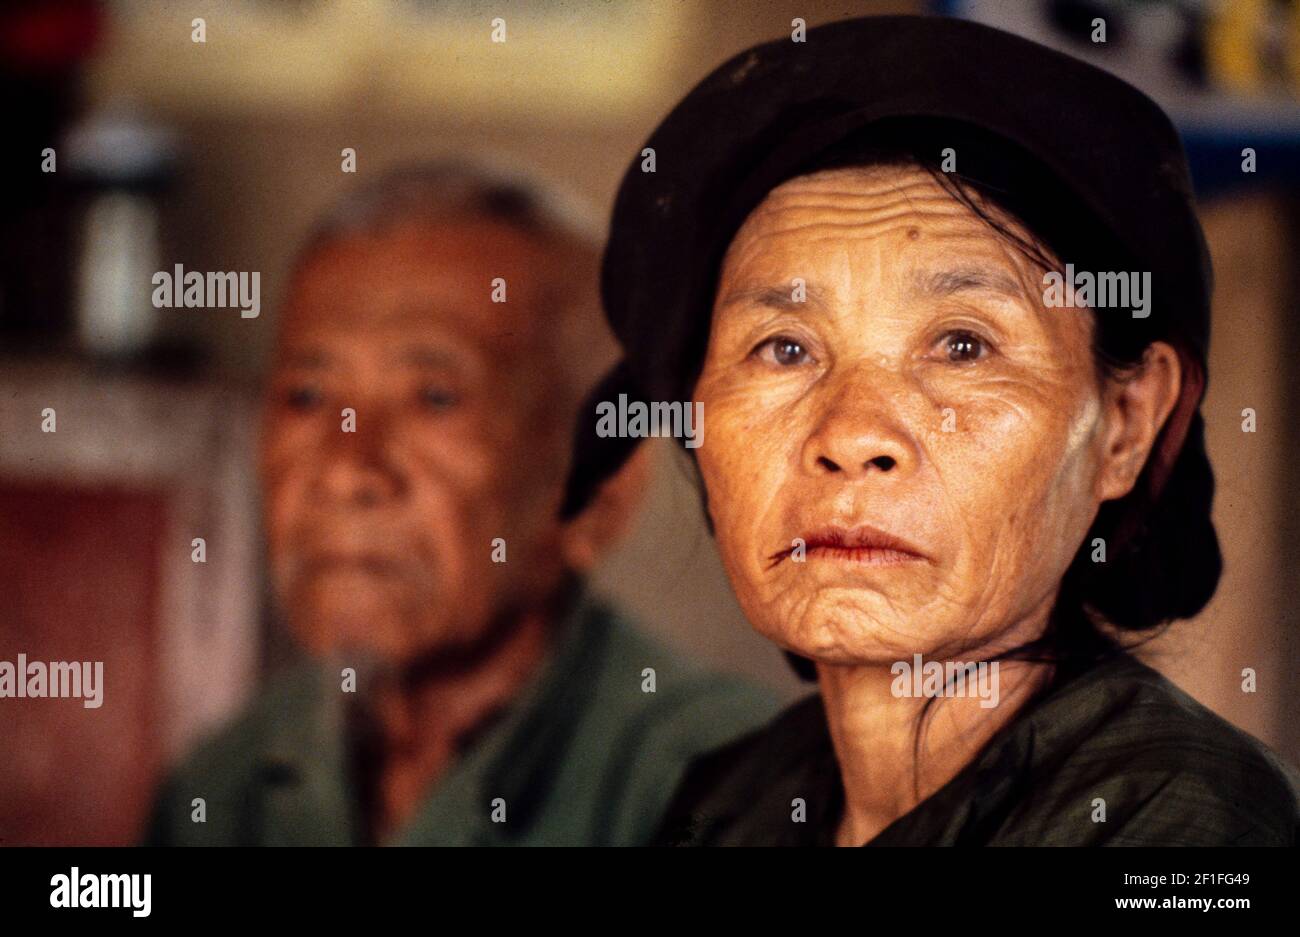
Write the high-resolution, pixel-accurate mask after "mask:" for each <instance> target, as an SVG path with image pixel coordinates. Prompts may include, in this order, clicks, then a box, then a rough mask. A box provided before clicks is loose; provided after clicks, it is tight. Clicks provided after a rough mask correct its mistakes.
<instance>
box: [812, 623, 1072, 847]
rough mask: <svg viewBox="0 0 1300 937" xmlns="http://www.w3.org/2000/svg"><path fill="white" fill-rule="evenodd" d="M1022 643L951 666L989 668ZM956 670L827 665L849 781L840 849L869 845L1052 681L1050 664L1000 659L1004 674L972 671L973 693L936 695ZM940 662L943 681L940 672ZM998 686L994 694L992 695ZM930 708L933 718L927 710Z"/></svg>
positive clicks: (968, 684) (831, 712)
mask: <svg viewBox="0 0 1300 937" xmlns="http://www.w3.org/2000/svg"><path fill="white" fill-rule="evenodd" d="M1017 630H1020V629H1017ZM1039 631H1040V632H1041V628H1040V629H1039ZM1019 643H1022V642H1020V641H1013V642H1010V643H1007V642H1000V643H999V645H998V646H997V647H996V648H993V647H990V648H985V649H975V650H972V651H970V652H969V653H963V654H962V655H960V656H956V657H955V658H954V660H953V661H951V662H953V663H955V662H956V660H960V661H962V662H979V661H988V660H989V658H990V657H992V656H994V655H996V654H997V653H999V652H1004V651H1006V650H1008V649H1010V648H1011V647H1015V646H1016V645H1017V644H1019ZM949 663H950V661H949V660H947V659H944V658H941V657H934V658H923V659H922V664H923V667H924V665H925V664H930V665H931V667H930V669H929V670H925V669H923V670H922V672H921V673H919V674H917V673H915V671H916V669H917V668H916V664H917V662H916V661H915V659H912V660H906V661H900V662H899V663H898V664H895V663H892V662H891V663H881V664H871V665H857V664H854V665H838V664H826V663H822V662H818V664H817V672H818V681H819V683H820V687H821V695H822V699H823V701H824V703H825V707H826V717H827V721H828V723H829V726H830V733H831V740H832V742H833V744H834V747H835V756H836V759H837V761H838V762H839V768H840V776H841V779H842V781H843V784H844V813H843V816H842V817H841V818H840V821H839V826H838V829H837V831H836V837H835V841H836V844H837V845H840V846H860V845H862V844H863V843H866V842H868V841H869V840H871V839H873V838H874V837H875V836H876V835H877V834H879V833H880V832H881V831H883V830H884V829H885V828H886V827H887V826H889V825H890V824H891V823H892V822H894V821H895V820H897V819H898V818H899V817H901V816H903V815H904V814H906V813H907V812H908V811H909V810H911V809H912V808H913V807H915V806H916V805H917V804H919V803H920V802H922V801H923V800H925V799H926V798H927V797H929V796H930V795H931V794H933V793H935V792H936V791H937V790H939V788H941V787H942V786H943V785H944V784H946V783H947V782H948V781H950V780H951V779H952V778H953V777H955V776H956V775H957V774H958V772H960V771H961V770H962V769H963V768H964V767H965V766H966V765H967V764H968V763H969V762H970V761H971V760H972V759H973V758H974V757H975V756H976V755H977V754H978V753H979V751H980V750H981V749H982V748H983V747H984V745H985V744H986V743H987V742H988V741H989V739H991V738H992V737H993V735H994V734H995V733H996V732H997V731H998V730H999V729H1001V728H1002V727H1003V726H1004V725H1006V724H1007V723H1008V722H1009V721H1011V719H1012V718H1013V717H1014V716H1015V714H1016V713H1017V712H1018V711H1019V710H1020V709H1021V708H1022V707H1023V706H1024V705H1025V703H1026V702H1028V701H1029V700H1030V699H1031V698H1032V697H1033V695H1034V694H1035V692H1036V691H1038V690H1039V689H1040V688H1041V687H1042V686H1043V685H1044V684H1045V683H1046V681H1047V680H1049V679H1050V678H1051V674H1052V667H1051V665H1048V664H1041V663H1032V662H1027V661H998V662H996V667H995V666H994V664H993V663H992V662H990V663H987V664H985V665H984V668H983V670H982V671H980V670H976V671H970V672H966V673H965V674H964V679H965V691H964V694H963V695H957V694H956V693H953V688H952V687H951V686H948V687H947V689H943V690H941V691H940V692H939V693H935V692H934V689H933V688H934V687H935V681H936V680H937V682H938V685H939V686H940V687H944V686H945V685H946V682H947V681H948V679H949V678H950V677H951V676H952V675H953V671H952V670H951V669H950V668H949V667H948V666H947V665H948V664H949ZM899 664H905V665H906V667H905V668H904V667H900V666H899ZM936 664H937V665H939V667H941V668H942V675H939V674H937V673H935V672H934V670H933V665H936ZM990 685H991V687H992V689H993V692H992V693H989V692H987V690H988V689H989V687H990ZM917 687H922V688H923V689H924V692H923V693H922V694H921V695H917V694H916V693H915V692H914V691H915V689H916V688H917ZM904 694H909V695H904ZM991 702H992V704H991ZM927 703H928V704H929V709H928V712H923V711H924V710H925V709H926V704H927ZM923 715H924V717H925V718H924V722H922V716H923ZM918 733H920V735H919V738H920V742H919V745H918V744H917V739H918Z"/></svg>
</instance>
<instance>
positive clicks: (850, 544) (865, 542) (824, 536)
mask: <svg viewBox="0 0 1300 937" xmlns="http://www.w3.org/2000/svg"><path fill="white" fill-rule="evenodd" d="M799 539H801V540H803V543H804V559H805V560H812V559H819V560H837V561H840V562H846V563H858V564H862V565H865V566H897V565H900V564H903V563H912V562H917V561H925V560H928V559H929V558H928V557H927V556H926V555H925V554H924V553H922V552H921V551H920V550H919V549H917V548H916V547H914V546H913V545H912V544H910V543H909V542H907V541H906V540H904V539H903V538H901V537H896V536H894V535H893V534H890V533H887V532H886V531H883V530H879V529H877V528H875V527H871V526H870V525H867V524H859V525H857V526H855V527H818V528H816V529H815V530H810V531H808V532H806V533H804V534H801V535H800V537H799ZM795 549H796V545H795V544H794V543H793V542H792V543H791V545H790V546H789V547H788V548H786V549H784V550H781V551H780V552H779V553H776V554H773V556H772V557H771V558H770V559H771V560H772V563H771V565H772V566H776V565H777V564H778V563H780V562H781V561H782V560H786V559H789V558H790V556H791V554H793V553H794V551H795ZM769 568H770V567H769Z"/></svg>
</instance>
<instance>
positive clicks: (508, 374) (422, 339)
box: [261, 218, 572, 664]
mask: <svg viewBox="0 0 1300 937" xmlns="http://www.w3.org/2000/svg"><path fill="white" fill-rule="evenodd" d="M556 266H557V261H556V258H555V256H554V254H553V252H549V251H548V250H547V248H546V247H544V246H543V245H541V244H539V243H537V241H536V240H535V239H533V238H531V237H529V236H528V235H527V234H525V233H523V232H520V231H517V230H515V229H514V228H511V227H509V226H506V225H503V224H501V223H498V222H493V221H488V220H482V219H468V218H467V219H464V220H459V221H447V222H440V223H436V224H435V223H431V222H412V223H409V224H405V225H394V226H392V227H390V228H388V229H384V230H382V231H379V232H377V233H375V234H366V235H357V236H349V237H346V238H343V239H340V240H337V241H333V242H330V243H328V244H326V245H324V246H323V247H321V248H320V249H319V250H317V251H315V252H314V253H313V254H312V255H311V256H310V257H308V258H307V259H306V261H305V262H304V264H303V265H302V267H301V268H300V269H299V272H298V275H297V276H296V278H295V280H294V284H293V286H292V289H291V293H290V296H289V298H288V302H287V308H286V310H285V316H284V322H283V326H282V333H281V339H280V345H279V348H278V350H277V357H276V361H275V364H274V370H273V374H272V379H271V382H270V384H269V390H268V397H267V400H266V403H265V411H264V424H263V439H262V452H261V472H262V481H263V487H264V501H265V508H264V509H265V522H266V530H267V538H268V547H269V550H270V559H271V565H272V575H273V577H274V585H275V588H276V593H277V598H278V599H279V601H280V603H281V605H282V607H283V608H284V610H285V612H286V613H287V616H288V620H289V623H290V626H291V628H292V630H293V632H294V634H295V635H296V637H297V638H298V640H299V642H300V643H301V644H302V645H303V646H304V647H305V648H306V649H307V650H309V651H311V652H314V653H326V652H330V651H335V650H348V649H354V648H355V649H363V650H365V651H368V652H372V653H374V654H376V655H378V656H379V657H381V658H382V659H385V660H387V661H389V662H391V663H399V664H400V663H402V662H404V661H410V660H411V659H413V658H415V657H417V656H420V655H425V654H429V653H431V652H442V651H455V650H466V649H468V648H472V647H473V646H474V645H475V643H476V641H478V640H480V639H482V638H483V637H484V636H485V634H486V633H487V632H488V630H489V628H490V626H491V625H492V623H493V622H494V620H496V619H497V618H498V617H499V616H502V615H505V614H508V613H509V611H510V610H512V609H514V608H518V607H527V606H530V605H533V604H535V603H537V602H538V601H541V600H543V599H544V598H545V597H547V596H548V595H549V594H550V592H551V591H553V590H554V588H555V586H556V584H557V583H558V582H559V579H560V577H561V575H562V565H561V560H560V558H559V555H560V551H559V549H558V548H557V543H558V540H559V537H560V532H559V527H558V524H557V522H556V520H555V518H556V511H557V507H558V504H559V501H560V496H561V491H562V485H563V480H564V473H565V470H566V467H567V460H568V449H567V431H568V429H569V427H570V423H571V419H570V418H571V415H572V414H571V408H568V407H566V406H565V405H564V402H563V400H562V399H558V398H560V397H561V396H562V395H558V394H556V393H555V390H554V387H555V385H556V383H557V380H558V379H557V376H556V374H555V371H556V370H557V364H558V359H557V356H556V346H557V344H558V343H557V342H556V341H555V340H554V337H553V334H554V332H555V331H556V326H555V322H556V319H557V318H558V315H559V314H558V312H557V311H556V302H555V297H554V296H553V295H552V291H551V290H550V289H549V284H551V283H554V282H555V281H554V278H553V275H552V271H553V270H554V269H555V267H556ZM498 277H500V278H503V279H504V280H505V281H506V289H507V293H506V298H507V301H506V302H493V296H492V291H493V280H494V279H495V278H498ZM345 408H350V409H351V410H352V411H355V432H345V431H344V422H345V417H344V415H343V411H344V410H345ZM498 538H500V539H499V540H498ZM502 541H503V542H504V547H501V542H502ZM494 543H495V544H496V547H495V548H494ZM502 549H504V556H505V559H506V560H507V562H494V561H493V557H494V552H495V553H496V556H497V558H498V559H500V558H501V554H502Z"/></svg>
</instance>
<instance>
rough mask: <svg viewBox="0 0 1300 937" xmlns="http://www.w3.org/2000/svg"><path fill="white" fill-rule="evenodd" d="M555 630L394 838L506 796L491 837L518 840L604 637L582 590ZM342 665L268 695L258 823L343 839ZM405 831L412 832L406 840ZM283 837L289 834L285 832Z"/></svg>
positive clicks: (584, 697)
mask: <svg viewBox="0 0 1300 937" xmlns="http://www.w3.org/2000/svg"><path fill="white" fill-rule="evenodd" d="M566 607H567V611H565V612H564V613H562V616H561V618H560V621H559V622H558V623H557V625H556V630H555V635H554V637H553V641H552V645H551V647H550V649H549V651H548V652H547V654H546V656H545V658H544V659H543V661H542V663H541V664H540V666H539V667H538V669H537V672H536V673H535V674H534V675H533V676H532V677H531V678H530V679H529V681H528V682H527V683H526V684H525V686H524V687H523V688H522V690H521V691H520V692H519V694H518V695H517V696H516V698H515V700H514V701H513V702H512V703H511V704H510V705H509V706H508V707H507V709H506V711H505V713H504V714H503V715H502V716H500V717H499V718H498V719H497V720H495V722H494V723H493V724H492V725H491V726H489V727H488V728H487V729H486V730H485V731H484V732H483V733H482V734H481V735H480V736H478V737H477V738H476V739H475V740H474V741H473V742H472V743H471V744H470V746H469V748H468V749H467V750H466V751H464V752H462V753H461V754H460V756H459V757H458V758H457V760H456V762H455V763H454V764H452V765H451V766H450V767H449V768H448V770H447V772H446V773H445V774H444V775H443V776H442V777H441V778H439V779H438V781H437V782H435V784H434V785H433V786H432V787H431V788H430V790H429V792H428V794H427V795H426V798H425V802H424V803H423V804H422V805H421V807H420V808H419V809H418V810H417V812H416V814H415V816H414V817H413V819H412V822H411V824H410V825H409V826H408V828H407V829H406V830H403V831H401V832H399V834H398V839H399V841H411V840H412V839H418V838H420V835H421V833H422V832H428V831H435V830H436V831H445V830H446V829H448V827H449V825H451V824H453V823H455V824H456V825H458V826H461V827H463V826H465V823H466V817H467V816H481V817H482V818H483V820H484V822H487V820H488V817H489V811H490V804H491V802H492V800H493V799H495V798H497V797H500V798H504V799H505V802H506V804H507V808H508V811H509V822H508V823H505V824H501V825H500V826H499V827H497V826H495V825H492V826H494V827H495V829H494V830H493V832H494V833H497V832H499V833H500V835H505V836H518V835H521V834H522V833H523V832H524V831H526V830H527V828H528V826H529V824H530V823H531V821H532V820H533V819H534V817H535V815H536V810H537V808H538V807H539V806H540V805H541V803H542V801H543V799H544V797H545V795H546V793H547V791H549V790H550V788H551V784H550V782H551V780H552V778H553V777H554V774H555V772H556V770H557V769H558V768H559V767H560V758H559V753H562V752H563V751H564V750H565V748H566V747H567V745H568V743H569V741H570V740H571V738H572V736H573V734H574V732H575V730H576V728H577V724H578V721H579V719H580V718H581V716H582V715H583V713H584V712H585V711H586V708H587V705H588V702H589V700H590V695H591V692H592V689H593V685H592V681H591V680H590V679H589V678H588V677H586V676H584V675H590V674H594V673H596V672H598V671H599V666H598V665H599V661H600V660H601V658H602V656H603V655H604V654H605V652H606V648H607V643H608V640H609V631H610V626H611V622H610V617H611V615H610V612H609V611H608V609H607V608H606V607H605V606H603V605H602V604H601V603H599V602H598V601H596V600H594V599H593V598H592V597H591V596H590V595H589V594H588V593H587V591H586V590H585V589H584V588H579V589H577V590H575V593H574V594H573V596H572V597H571V598H570V600H569V601H568V603H567V606H566ZM342 666H343V664H342V663H340V662H339V661H336V660H333V659H330V660H314V661H311V662H308V663H305V664H303V665H301V666H299V667H296V668H293V669H291V670H290V671H289V672H288V673H287V674H285V675H284V676H283V677H282V678H280V679H279V680H278V681H277V682H278V688H277V689H276V691H275V692H274V693H273V694H272V695H271V699H272V700H273V702H272V707H273V711H272V712H271V713H270V718H269V721H268V725H267V729H266V733H265V735H264V738H263V744H262V746H261V748H262V753H261V761H260V764H259V775H258V780H259V782H261V783H262V784H264V785H265V792H264V793H265V796H266V799H265V801H264V806H263V809H264V812H265V816H264V818H263V822H264V823H265V824H266V825H267V826H268V827H269V828H270V829H269V831H268V835H269V836H270V837H271V838H272V839H274V838H275V836H276V835H277V834H276V833H275V829H274V828H276V827H277V826H285V827H286V829H287V828H289V827H299V826H300V825H301V824H303V823H307V822H310V820H311V819H312V818H315V819H316V822H317V825H319V823H321V822H325V818H326V817H332V818H333V819H330V820H329V821H328V825H330V826H331V829H332V830H333V832H334V834H336V835H338V836H342V837H345V838H350V837H351V836H352V835H353V833H354V832H355V830H354V828H353V823H352V819H353V817H352V814H353V809H354V808H353V806H352V805H353V804H354V803H355V797H354V796H353V793H354V792H353V791H352V785H351V780H350V778H349V776H348V772H347V751H346V737H345V721H346V720H345V716H346V712H345V706H344V702H345V698H344V695H343V693H341V692H340V685H339V682H340V680H341V679H342V678H341V676H340V673H341V668H342ZM404 834H410V835H409V836H408V835H404ZM286 835H288V834H286Z"/></svg>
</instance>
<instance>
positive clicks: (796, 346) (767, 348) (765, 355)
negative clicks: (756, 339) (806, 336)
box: [752, 335, 808, 367]
mask: <svg viewBox="0 0 1300 937" xmlns="http://www.w3.org/2000/svg"><path fill="white" fill-rule="evenodd" d="M752 353H753V354H757V355H758V356H759V357H760V358H762V359H763V360H765V361H770V362H772V363H773V364H777V365H780V366H782V367H791V366H793V365H797V364H803V363H804V362H805V361H807V360H808V349H806V348H804V347H803V345H801V344H800V343H799V342H797V341H795V340H794V339H793V338H786V337H784V336H780V335H778V336H776V337H775V338H769V339H767V341H765V342H761V343H760V344H759V345H758V346H757V347H755V348H754V351H753V352H752Z"/></svg>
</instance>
